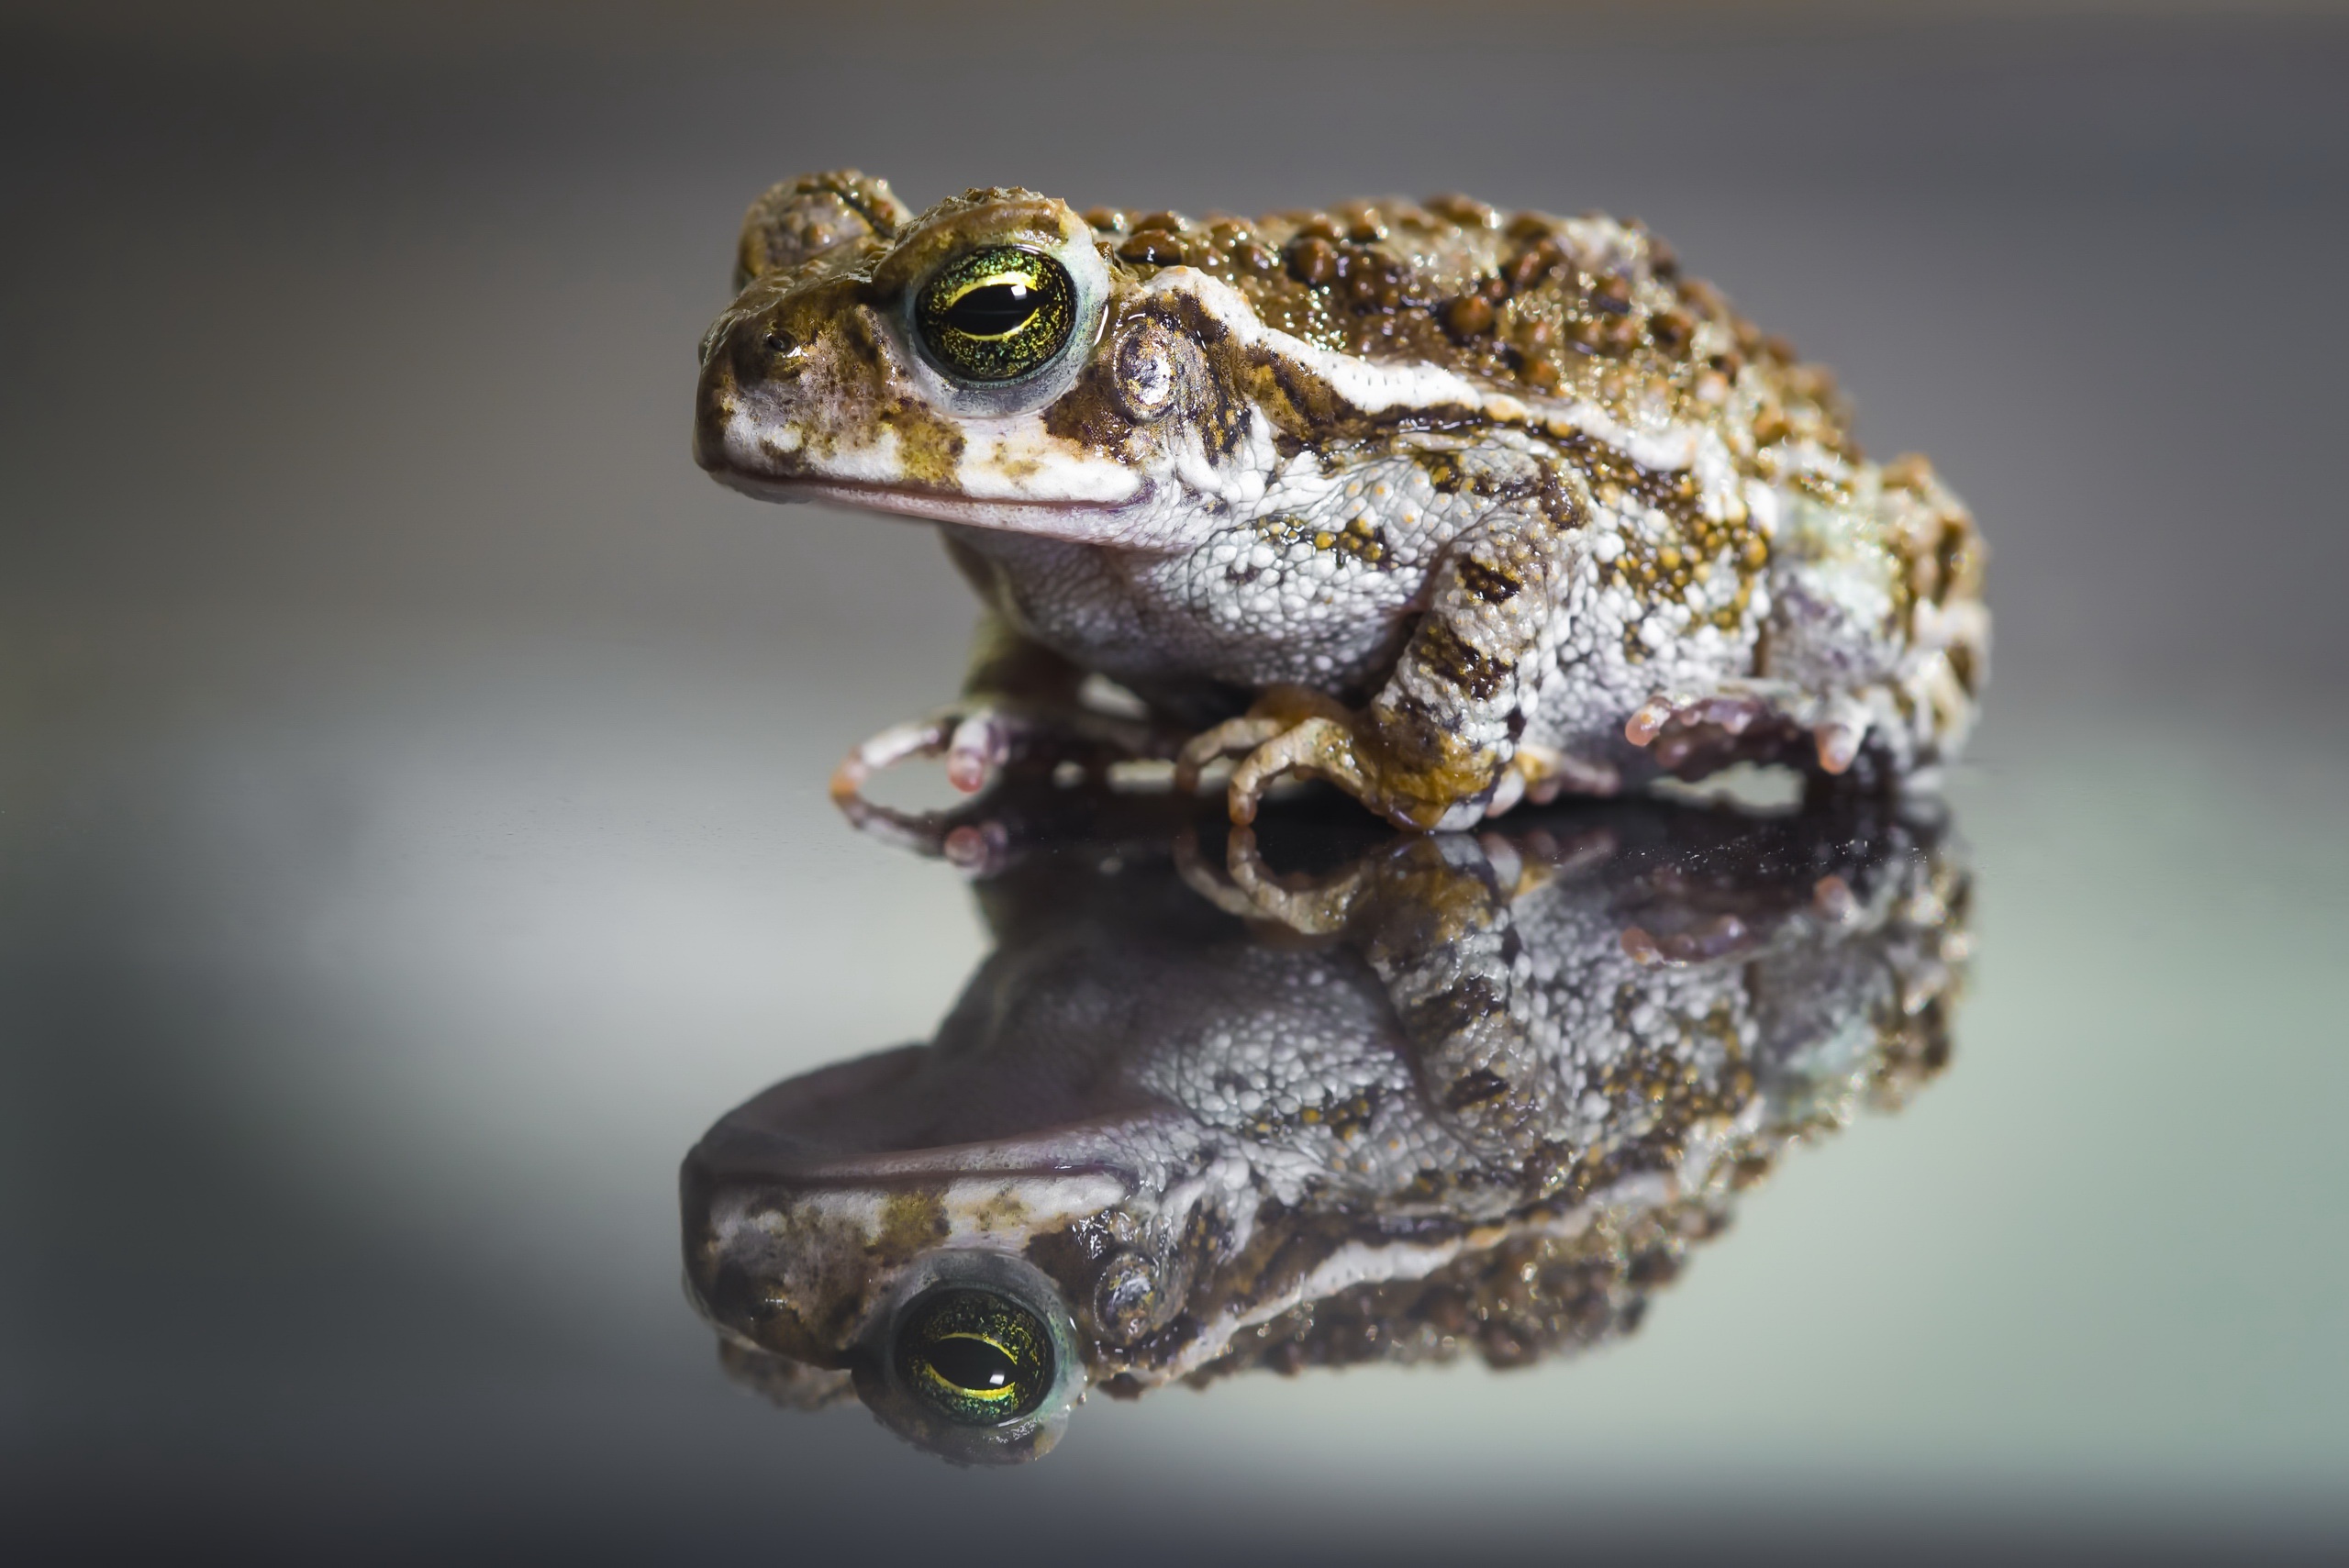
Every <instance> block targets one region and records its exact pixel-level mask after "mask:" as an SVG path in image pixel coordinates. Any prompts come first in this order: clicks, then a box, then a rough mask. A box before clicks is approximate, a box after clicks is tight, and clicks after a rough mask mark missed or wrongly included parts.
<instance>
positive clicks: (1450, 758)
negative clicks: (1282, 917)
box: [1175, 505, 1577, 832]
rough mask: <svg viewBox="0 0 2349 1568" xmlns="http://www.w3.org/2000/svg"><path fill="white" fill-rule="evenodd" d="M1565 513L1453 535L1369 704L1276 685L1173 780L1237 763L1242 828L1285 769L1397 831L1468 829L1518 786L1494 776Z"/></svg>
mask: <svg viewBox="0 0 2349 1568" xmlns="http://www.w3.org/2000/svg"><path fill="white" fill-rule="evenodd" d="M1563 513H1564V507H1562V506H1561V507H1543V506H1536V505H1528V506H1525V507H1524V508H1523V509H1521V510H1520V509H1516V508H1511V509H1508V510H1505V511H1501V512H1498V513H1496V514H1494V515H1492V516H1491V517H1488V518H1486V521H1485V522H1484V523H1483V524H1482V525H1481V526H1480V527H1478V528H1476V529H1475V531H1473V532H1472V533H1469V534H1467V535H1465V536H1464V537H1463V538H1461V539H1458V540H1457V541H1455V542H1454V543H1453V546H1452V548H1451V549H1450V550H1448V551H1447V552H1446V555H1445V558H1444V560H1443V562H1442V565H1441V566H1440V567H1439V568H1438V570H1437V573H1436V576H1435V585H1434V591H1433V593H1432V594H1431V597H1430V599H1429V603H1428V607H1427V610H1426V612H1425V613H1424V614H1423V615H1422V616H1421V617H1419V626H1418V628H1417V629H1416V630H1414V631H1413V633H1412V634H1411V639H1410V642H1409V643H1408V645H1407V646H1406V647H1405V649H1404V650H1403V654H1402V657H1401V658H1400V659H1398V660H1397V662H1396V665H1395V671H1394V673H1393V674H1392V675H1391V676H1389V677H1388V679H1387V682H1386V685H1385V686H1384V687H1383V688H1381V689H1380V691H1379V693H1378V695H1376V696H1375V697H1373V698H1372V699H1371V702H1370V705H1369V706H1367V707H1366V708H1364V709H1363V710H1362V711H1360V712H1355V711H1353V710H1351V709H1349V708H1347V707H1346V706H1344V705H1342V704H1341V703H1339V702H1338V701H1336V700H1335V699H1334V698H1332V697H1330V696H1329V695H1326V694H1323V693H1319V692H1315V691H1310V690H1308V689H1306V688H1303V687H1297V686H1276V687H1274V688H1272V689H1270V690H1268V691H1266V692H1265V693H1264V696H1263V697H1262V699H1260V700H1259V701H1258V702H1257V704H1256V705H1255V706H1254V707H1252V709H1250V711H1249V712H1248V714H1247V715H1246V716H1245V717H1241V718H1235V719H1232V720H1230V722H1228V723H1225V724H1220V725H1218V726H1216V727H1215V728H1213V729H1210V730H1208V731H1207V732H1206V733H1205V734H1203V735H1200V736H1198V737H1197V738H1196V739H1194V740H1192V741H1191V742H1190V744H1189V745H1187V746H1186V747H1185V748H1184V749H1183V754H1182V757H1181V759H1180V760H1179V762H1178V763H1177V766H1176V775H1175V777H1176V783H1177V784H1178V785H1179V786H1181V787H1186V788H1187V787H1190V786H1192V785H1193V784H1196V782H1197V777H1198V773H1199V770H1200V769H1201V768H1203V767H1205V766H1206V765H1207V764H1208V763H1209V762H1213V761H1215V760H1216V759H1217V758H1219V757H1238V758H1240V763H1239V766H1238V767H1237V768H1235V769H1234V770H1233V771H1232V774H1231V784H1230V809H1231V819H1232V820H1233V821H1234V822H1248V821H1250V820H1252V819H1253V817H1255V814H1256V805H1257V802H1258V800H1259V799H1261V798H1262V796H1263V795H1264V791H1265V790H1266V789H1267V788H1269V787H1270V786H1271V785H1272V784H1273V783H1274V782H1275V780H1277V779H1279V778H1281V777H1282V776H1283V775H1285V774H1288V773H1302V774H1307V775H1309V776H1312V777H1316V778H1323V779H1327V780H1329V781H1330V783H1331V784H1336V785H1337V786H1338V787H1339V788H1341V789H1342V790H1344V791H1345V792H1346V793H1347V794H1349V795H1353V796H1354V797H1355V798H1356V799H1358V800H1360V801H1361V802H1362V803H1363V804H1364V806H1369V807H1370V808H1371V809H1372V810H1373V811H1375V812H1378V813H1379V814H1380V815H1382V816H1384V817H1386V818H1387V819H1388V820H1389V821H1391V822H1393V823H1395V824H1396V825H1397V827H1400V828H1413V829H1417V830H1419V831H1422V832H1424V831H1427V830H1429V829H1431V828H1458V827H1465V826H1467V825H1469V824H1471V823H1474V822H1475V821H1477V820H1478V819H1479V818H1481V817H1483V816H1484V815H1485V814H1486V808H1487V807H1488V806H1491V805H1492V804H1493V803H1494V802H1495V801H1496V800H1497V798H1499V797H1498V795H1497V792H1498V791H1500V790H1501V789H1502V787H1503V785H1504V784H1505V783H1516V784H1520V785H1521V784H1523V782H1524V781H1523V779H1522V778H1520V777H1516V776H1513V775H1512V776H1510V777H1509V778H1508V779H1506V780H1505V773H1507V770H1508V766H1509V763H1510V761H1511V759H1512V758H1513V756H1514V755H1515V753H1516V750H1517V741H1518V737H1519V736H1520V735H1521V734H1523V733H1524V730H1525V726H1526V722H1527V720H1528V718H1529V717H1531V713H1532V708H1533V704H1534V702H1535V701H1536V700H1537V699H1538V698H1539V696H1540V695H1541V684H1542V674H1543V673H1544V672H1545V671H1546V670H1547V669H1548V668H1549V666H1550V664H1551V663H1552V662H1553V661H1554V660H1555V658H1556V653H1557V639H1558V636H1559V632H1560V630H1561V628H1562V626H1563V621H1564V614H1563V606H1564V604H1565V602H1566V596H1567V586H1568V583H1569V581H1570V575H1571V573H1573V571H1574V570H1575V564H1576V561H1577V551H1576V550H1575V547H1574V546H1573V545H1572V544H1570V543H1569V542H1568V531H1567V525H1568V523H1569V521H1570V517H1567V516H1563V515H1559V514H1563ZM1510 798H1514V792H1511V794H1510ZM1507 804H1508V802H1507V801H1502V805H1503V806H1506V805H1507Z"/></svg>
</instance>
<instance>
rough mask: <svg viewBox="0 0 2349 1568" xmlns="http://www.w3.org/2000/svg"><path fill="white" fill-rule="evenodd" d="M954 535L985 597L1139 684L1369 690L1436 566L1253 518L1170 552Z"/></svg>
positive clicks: (1035, 630)
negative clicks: (1364, 556) (1385, 564)
mask: <svg viewBox="0 0 2349 1568" xmlns="http://www.w3.org/2000/svg"><path fill="white" fill-rule="evenodd" d="M947 532H948V535H949V538H950V540H951V543H952V545H953V546H955V547H958V548H956V549H955V555H956V559H957V561H958V562H960V563H961V564H962V566H963V570H964V571H965V573H968V574H969V575H970V576H971V577H972V579H973V581H974V584H975V585H976V586H977V587H978V588H979V590H980V592H981V594H982V595H983V596H984V597H985V598H986V599H987V601H988V602H989V603H991V604H992V605H994V606H996V608H997V609H998V610H1000V611H1001V612H1002V613H1003V614H1004V615H1005V616H1006V617H1008V618H1009V619H1010V620H1011V621H1012V623H1013V624H1014V625H1016V626H1018V627H1019V628H1020V630H1022V631H1023V632H1025V633H1027V634H1028V635H1029V636H1030V637H1033V638H1034V639H1036V640H1038V641H1039V642H1041V643H1043V644H1044V645H1045V646H1046V647H1048V648H1051V649H1052V650H1054V651H1057V652H1059V653H1061V654H1063V655H1064V656H1065V657H1067V658H1069V659H1071V660H1074V662H1077V663H1079V664H1082V665H1084V666H1085V668H1087V669H1091V670H1098V671H1100V672H1101V673H1103V674H1105V675H1108V676H1109V677H1111V678H1112V679H1114V680H1119V681H1122V682H1126V683H1128V684H1133V685H1137V686H1141V687H1150V686H1155V685H1161V684H1165V683H1168V682H1185V681H1208V682H1215V683H1219V684H1224V685H1230V686H1238V687H1243V688H1259V687H1264V686H1267V685H1274V684H1281V683H1294V684H1303V685H1311V686H1315V687H1318V688H1320V689H1322V690H1325V691H1330V692H1333V693H1338V694H1341V695H1366V694H1367V693H1368V692H1369V691H1370V690H1373V689H1375V687H1376V685H1377V684H1378V683H1379V681H1380V680H1381V679H1382V678H1384V676H1385V674H1386V672H1387V671H1388V670H1390V669H1392V668H1393V666H1394V663H1395V659H1396V656H1397V653H1398V652H1399V651H1401V648H1402V645H1403V642H1404V639H1406V638H1407V637H1408V635H1409V632H1410V628H1411V623H1412V620H1413V618H1414V617H1416V616H1417V614H1418V613H1419V608H1420V607H1421V606H1420V602H1419V595H1420V592H1421V590H1422V588H1423V587H1424V585H1425V582H1426V577H1427V573H1426V572H1425V570H1424V569H1422V568H1418V567H1416V566H1414V565H1411V564H1408V563H1401V564H1397V565H1394V566H1392V567H1389V568H1387V569H1386V570H1378V569H1375V563H1374V562H1365V561H1363V560H1361V559H1360V558H1359V550H1360V547H1359V541H1354V543H1353V548H1354V549H1355V550H1356V554H1355V555H1354V556H1353V557H1352V558H1350V557H1349V556H1348V554H1347V550H1348V548H1349V541H1348V540H1347V539H1345V538H1344V537H1343V536H1339V537H1336V538H1332V537H1331V536H1330V535H1328V534H1321V535H1315V534H1312V533H1308V532H1303V531H1302V530H1284V529H1281V528H1266V527H1262V526H1248V527H1243V528H1231V529H1228V530H1225V531H1223V532H1221V533H1219V534H1217V535H1216V536H1214V537H1212V538H1210V539H1208V541H1207V542H1206V543H1204V544H1202V545H1201V546H1199V547H1198V548H1197V549H1195V550H1187V551H1183V552H1179V553H1174V554H1164V555H1160V554H1145V553H1142V552H1140V551H1133V550H1116V549H1111V548H1108V547H1104V546H1095V545H1079V544H1069V543H1065V542H1063V541H1060V540H1054V539H1034V538H1030V537H1027V536H1019V535H1008V534H1004V533H1000V532H996V531H993V530H983V529H976V528H955V527H950V528H948V529H947ZM1292 534H1294V536H1295V537H1290V536H1291V535H1292Z"/></svg>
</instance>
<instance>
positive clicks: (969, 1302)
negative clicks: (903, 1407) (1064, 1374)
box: [895, 1289, 1052, 1427]
mask: <svg viewBox="0 0 2349 1568" xmlns="http://www.w3.org/2000/svg"><path fill="white" fill-rule="evenodd" d="M895 1354H896V1358H897V1376H898V1377H899V1378H900V1379H901V1380H903V1382H904V1383H905V1385H906V1386H907V1388H910V1389H912V1390H913V1391H914V1393H915V1394H917V1395H918V1396H920V1397H921V1398H922V1400H923V1401H924V1402H925V1403H927V1404H929V1405H930V1407H932V1408H934V1409H936V1410H937V1411H938V1412H939V1413H940V1414H941V1415H943V1416H945V1417H946V1418H948V1419H950V1420H952V1421H956V1422H959V1423H960V1424H962V1425H963V1426H972V1427H995V1426H1001V1425H1003V1424H1004V1423H1005V1422H1007V1421H1016V1420H1018V1419H1019V1418H1020V1417H1022V1416H1025V1415H1027V1414H1028V1413H1029V1412H1030V1411H1031V1410H1033V1409H1035V1408H1036V1407H1037V1406H1038V1405H1040V1404H1041V1403H1042V1402H1043V1398H1044V1396H1045V1394H1046V1393H1047V1392H1049V1391H1050V1389H1051V1388H1052V1336H1051V1334H1050V1333H1049V1332H1047V1331H1046V1329H1045V1328H1044V1325H1043V1322H1042V1320H1041V1319H1040V1318H1038V1317H1037V1316H1036V1315H1035V1314H1034V1313H1032V1312H1030V1311H1029V1310H1028V1309H1027V1308H1026V1307H1022V1306H1020V1305H1019V1303H1017V1302H1015V1301H1013V1300H1011V1299H1010V1298H1008V1296H997V1295H996V1293H995V1292H993V1291H991V1290H952V1289H950V1290H940V1291H934V1292H932V1293H931V1294H930V1295H929V1296H924V1297H923V1298H921V1299H920V1300H918V1301H917V1302H915V1303H914V1304H913V1306H912V1307H910V1308H909V1309H908V1310H907V1313H906V1316H905V1320H904V1322H903V1323H902V1324H901V1325H900V1326H899V1328H898V1329H897V1343H896V1351H895Z"/></svg>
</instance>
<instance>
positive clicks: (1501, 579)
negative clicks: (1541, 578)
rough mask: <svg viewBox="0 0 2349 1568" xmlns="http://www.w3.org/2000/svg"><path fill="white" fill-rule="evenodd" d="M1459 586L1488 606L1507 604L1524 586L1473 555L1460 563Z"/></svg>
mask: <svg viewBox="0 0 2349 1568" xmlns="http://www.w3.org/2000/svg"><path fill="white" fill-rule="evenodd" d="M1460 585H1461V586H1462V587H1464V588H1465V589H1467V590H1468V592H1470V593H1471V594H1474V595H1475V596H1476V597H1477V598H1479V599H1482V600H1483V601H1484V602H1485V603H1486V604H1488V605H1503V604H1507V603H1508V601H1509V600H1511V599H1513V598H1515V597H1517V594H1518V590H1519V589H1520V588H1522V587H1524V586H1525V584H1522V583H1520V582H1519V581H1518V580H1517V579H1516V578H1515V577H1512V576H1511V575H1509V573H1507V572H1505V571H1503V570H1502V569H1501V568H1500V567H1497V566H1495V565H1493V564H1492V563H1491V562H1486V561H1480V560H1478V559H1477V558H1476V557H1475V556H1473V555H1472V556H1469V557H1467V558H1466V559H1465V560H1464V561H1462V562H1461V563H1460Z"/></svg>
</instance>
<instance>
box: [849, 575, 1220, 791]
mask: <svg viewBox="0 0 2349 1568" xmlns="http://www.w3.org/2000/svg"><path fill="white" fill-rule="evenodd" d="M1084 680H1085V672H1084V671H1082V670H1080V669H1078V668H1077V667H1076V666H1075V665H1074V664H1072V663H1070V662H1068V661H1067V660H1066V659H1063V658H1062V657H1061V656H1060V655H1059V654H1057V653H1054V652H1052V651H1051V650H1050V649H1047V648H1045V647H1043V646H1041V644H1039V643H1036V642H1033V641H1031V640H1030V639H1027V638H1025V637H1023V636H1021V635H1020V634H1019V632H1018V631H1016V630H1014V629H1013V628H1010V627H1009V626H1008V625H1006V624H1005V623H1004V622H1003V621H1002V620H1001V619H1000V618H999V617H995V616H993V615H989V616H988V617H987V618H986V619H985V621H984V622H982V623H981V625H980V628H979V635H978V639H977V644H976V647H975V648H974V651H973V653H972V659H971V673H970V674H969V676H968V677H967V678H966V679H965V680H964V682H963V695H962V698H961V699H960V700H959V701H957V702H955V703H953V704H952V705H951V706H947V707H944V708H941V709H940V710H939V711H938V712H936V713H933V714H931V715H930V717H927V718H917V719H912V720H909V721H907V723H904V724H896V725H892V726H890V727H889V728H886V729H885V730H883V731H881V732H880V733H879V734H878V735H875V736H874V737H873V738H872V739H871V740H866V741H865V742H864V743H863V744H862V745H860V746H858V747H857V748H856V750H855V751H851V752H850V753H849V754H848V756H847V758H846V759H845V760H844V761H842V762H841V765H840V767H839V768H838V769H837V770H836V771H835V772H834V773H833V774H832V785H831V792H832V799H833V800H834V801H835V802H837V803H838V804H839V805H840V806H841V809H843V810H845V811H847V812H848V813H849V814H850V815H851V816H852V817H858V816H860V815H861V814H863V813H868V812H870V811H871V810H874V809H876V808H874V807H871V806H870V804H869V803H868V802H866V801H865V800H864V798H863V793H864V785H865V784H866V782H867V781H869V780H870V779H871V778H872V777H873V775H874V774H875V773H879V772H881V771H882V770H883V769H885V768H887V767H889V766H891V765H893V764H895V763H896V762H903V761H904V760H906V759H907V758H909V757H941V756H942V757H943V758H945V760H946V777H947V781H948V782H949V783H951V784H953V786H954V787H955V788H956V789H958V790H961V791H963V793H964V794H975V793H976V792H977V791H979V790H981V789H984V788H985V786H986V784H988V782H989V781H990V780H992V779H993V778H994V777H995V776H996V773H999V772H1001V771H1002V770H1004V769H1007V768H1009V769H1039V770H1042V769H1051V768H1052V767H1055V766H1057V765H1059V764H1060V763H1062V762H1075V763H1078V764H1080V765H1081V766H1083V767H1084V768H1085V771H1086V772H1087V773H1093V774H1098V773H1102V772H1104V771H1105V770H1106V769H1107V768H1108V766H1109V764H1111V763H1112V762H1126V761H1130V760H1134V759H1141V758H1152V759H1164V758H1169V757H1172V756H1173V755H1174V754H1175V749H1176V747H1178V746H1179V745H1180V744H1181V740H1182V738H1181V734H1180V732H1179V731H1177V730H1175V729H1174V728H1171V727H1169V726H1167V725H1164V724H1162V723H1160V722H1158V721H1156V720H1155V719H1152V718H1149V717H1141V718H1128V717H1120V716H1119V715H1116V714H1109V713H1102V712H1098V711H1097V710H1095V709H1094V708H1091V707H1088V706H1085V703H1084V702H1083V701H1082V700H1080V697H1079V688H1080V687H1081V686H1082V685H1083V684H1084Z"/></svg>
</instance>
